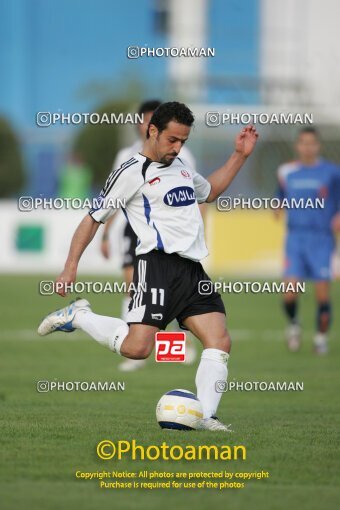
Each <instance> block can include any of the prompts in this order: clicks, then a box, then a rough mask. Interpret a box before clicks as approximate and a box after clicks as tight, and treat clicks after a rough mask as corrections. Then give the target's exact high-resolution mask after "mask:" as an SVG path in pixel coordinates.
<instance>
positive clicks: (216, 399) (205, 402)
mask: <svg viewBox="0 0 340 510" xmlns="http://www.w3.org/2000/svg"><path fill="white" fill-rule="evenodd" d="M183 324H184V325H185V327H187V328H188V329H189V330H190V331H191V332H192V333H193V334H194V335H195V336H196V337H197V338H198V339H199V340H200V341H201V342H202V345H203V352H202V356H201V361H200V364H199V366H198V369H197V373H196V387H197V397H198V398H199V400H200V401H201V404H202V407H203V420H202V421H201V426H200V428H201V429H204V430H212V431H221V432H231V430H230V425H224V424H223V423H221V422H220V420H219V419H218V418H217V416H216V412H217V408H218V405H219V403H220V400H221V396H222V393H221V392H218V388H219V387H220V385H221V382H222V383H225V381H226V379H227V376H228V369H227V361H228V358H229V352H230V347H231V341H230V337H229V334H228V332H227V330H226V328H225V315H224V314H223V313H221V312H211V313H206V314H201V315H194V316H191V317H187V318H186V319H185V320H183Z"/></svg>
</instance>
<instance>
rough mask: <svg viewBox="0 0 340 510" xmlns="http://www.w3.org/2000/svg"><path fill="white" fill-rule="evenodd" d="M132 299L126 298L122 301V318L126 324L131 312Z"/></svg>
mask: <svg viewBox="0 0 340 510" xmlns="http://www.w3.org/2000/svg"><path fill="white" fill-rule="evenodd" d="M130 301H131V298H130V297H129V296H124V297H123V301H122V311H121V313H120V316H121V318H122V320H123V321H125V322H126V316H127V313H128V311H129V304H130Z"/></svg>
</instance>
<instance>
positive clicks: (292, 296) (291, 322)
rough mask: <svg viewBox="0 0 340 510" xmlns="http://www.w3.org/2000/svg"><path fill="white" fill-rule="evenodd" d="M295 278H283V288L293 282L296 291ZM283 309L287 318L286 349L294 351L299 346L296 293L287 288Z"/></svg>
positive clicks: (299, 332)
mask: <svg viewBox="0 0 340 510" xmlns="http://www.w3.org/2000/svg"><path fill="white" fill-rule="evenodd" d="M297 281H298V280H297V279H296V278H289V279H286V280H285V288H287V285H288V284H293V286H294V291H296V288H295V286H296V284H297ZM283 309H284V312H285V314H286V317H287V319H288V326H287V330H286V341H287V346H288V349H289V350H290V351H291V352H296V351H298V350H299V349H300V347H301V326H300V324H299V321H298V315H297V312H298V293H297V292H293V291H291V290H288V291H287V292H285V294H284V297H283Z"/></svg>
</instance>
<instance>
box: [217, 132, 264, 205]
mask: <svg viewBox="0 0 340 510" xmlns="http://www.w3.org/2000/svg"><path fill="white" fill-rule="evenodd" d="M257 138H258V133H257V131H256V129H255V128H254V127H253V126H247V127H245V128H243V129H242V131H241V132H240V133H239V134H238V135H237V137H236V139H235V151H234V152H233V154H232V155H231V156H230V158H229V159H228V161H226V163H225V164H224V165H223V166H222V167H221V168H219V169H218V170H216V171H215V172H213V173H212V174H211V175H210V176H209V177H208V181H209V182H210V184H211V191H210V194H209V196H208V198H207V202H213V200H215V199H216V198H217V197H218V196H219V195H220V194H221V193H223V191H225V190H226V189H227V188H228V187H229V186H230V184H231V183H232V181H233V179H234V177H235V176H236V175H237V173H238V172H239V170H240V169H241V167H242V166H243V164H244V163H245V161H246V160H247V158H248V156H249V155H250V154H251V153H252V152H253V150H254V147H255V145H256V142H257Z"/></svg>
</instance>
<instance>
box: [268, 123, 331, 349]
mask: <svg viewBox="0 0 340 510" xmlns="http://www.w3.org/2000/svg"><path fill="white" fill-rule="evenodd" d="M320 149H321V145H320V138H319V134H318V132H317V130H316V129H315V128H313V127H306V128H303V129H302V130H301V131H300V133H299V136H298V138H297V141H296V152H297V155H298V160H297V161H293V162H290V163H286V164H283V165H281V166H280V167H279V169H278V180H279V192H278V195H279V197H280V198H281V200H284V199H285V200H284V201H286V203H287V202H288V204H289V207H287V209H286V224H287V235H286V245H285V281H286V283H288V282H292V283H293V284H296V282H297V281H301V280H304V281H305V280H311V281H313V282H314V284H315V294H316V301H317V313H316V334H315V337H314V350H315V352H316V353H317V354H325V353H327V351H328V343H327V332H328V329H329V326H330V320H331V303H330V283H329V282H330V279H331V258H332V253H333V250H334V247H335V239H334V237H335V235H334V234H335V232H336V231H339V229H340V169H339V167H337V166H336V165H334V164H333V163H331V162H329V161H326V160H324V159H322V158H320ZM294 203H295V205H296V204H300V207H292V205H291V204H294ZM301 204H303V205H304V206H301ZM288 287H289V286H288ZM297 298H298V294H297V293H296V292H292V291H287V292H286V293H285V295H284V302H283V304H284V310H285V313H286V315H287V317H288V320H289V326H288V329H287V342H288V348H289V349H290V350H291V351H297V350H298V349H299V348H300V345H301V327H300V324H299V321H298V317H297V311H298V310H297V304H298V303H297V301H298V299H297Z"/></svg>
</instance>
